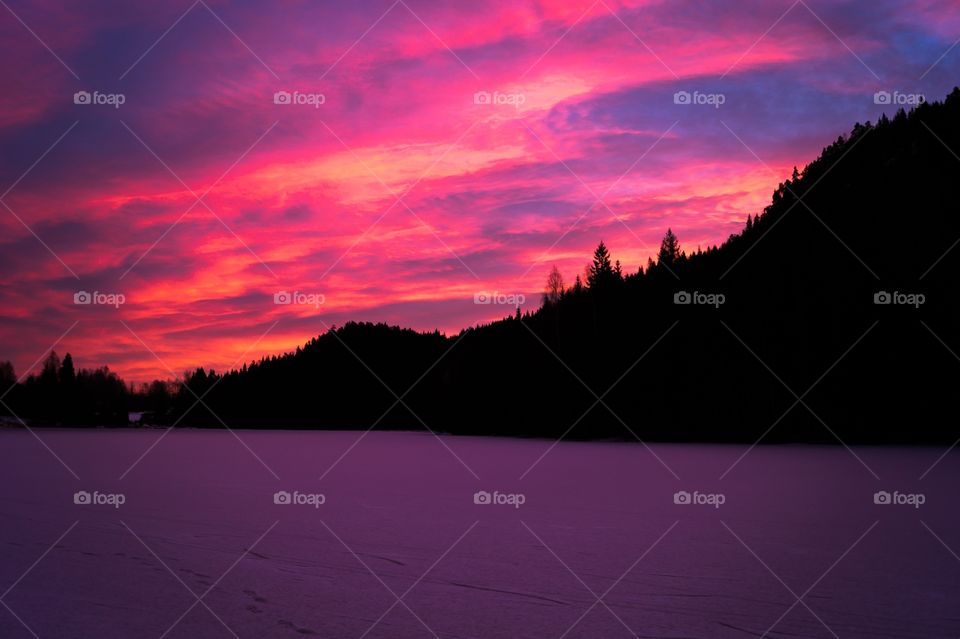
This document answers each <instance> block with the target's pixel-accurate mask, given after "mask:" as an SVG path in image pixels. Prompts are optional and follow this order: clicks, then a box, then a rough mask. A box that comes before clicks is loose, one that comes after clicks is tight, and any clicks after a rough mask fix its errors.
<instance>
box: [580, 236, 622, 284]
mask: <svg viewBox="0 0 960 639" xmlns="http://www.w3.org/2000/svg"><path fill="white" fill-rule="evenodd" d="M614 279H616V275H615V274H614V271H613V266H612V265H611V263H610V251H608V250H607V246H606V244H604V243H603V241H602V240H601V241H600V244H598V245H597V248H596V250H595V251H594V252H593V262H592V263H591V264H590V266H588V267H587V286H589V287H590V288H602V287H604V286H607V285H609V284H610V283H611V282H612V281H613V280H614Z"/></svg>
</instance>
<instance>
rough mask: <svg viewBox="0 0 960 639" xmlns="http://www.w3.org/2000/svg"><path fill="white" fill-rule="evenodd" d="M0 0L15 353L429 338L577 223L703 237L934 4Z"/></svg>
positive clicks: (871, 111)
mask: <svg viewBox="0 0 960 639" xmlns="http://www.w3.org/2000/svg"><path fill="white" fill-rule="evenodd" d="M0 4H2V5H3V6H2V8H0V56H2V58H3V60H4V64H3V65H2V67H0V78H2V86H4V87H5V90H4V91H2V92H0V148H2V149H3V153H2V154H0V194H2V195H0V203H2V206H0V360H11V361H12V362H13V363H14V366H15V368H16V371H17V373H18V375H24V374H26V373H28V372H31V371H35V370H36V367H37V362H38V361H39V360H41V359H42V358H43V357H45V356H46V354H47V353H48V352H49V351H50V350H51V348H52V349H54V350H56V351H57V352H58V353H59V354H60V355H61V356H62V355H63V354H64V353H66V352H70V353H71V354H72V355H73V358H74V360H75V361H76V363H77V365H78V366H81V367H88V368H92V367H97V366H102V365H109V366H110V368H111V370H114V371H116V372H118V373H119V374H120V375H121V376H122V377H124V378H125V379H126V380H128V381H147V380H150V379H154V378H173V377H174V376H176V375H179V374H182V373H183V372H184V371H185V370H186V369H188V368H195V367H196V366H204V367H213V368H215V369H217V370H224V369H228V368H232V367H236V366H239V365H240V364H242V363H243V362H246V361H250V360H253V359H258V358H259V357H260V356H262V355H265V354H275V353H281V352H286V351H290V350H292V349H294V348H295V347H296V346H297V345H298V344H302V343H303V342H305V341H307V340H308V339H310V338H311V337H314V336H316V335H318V334H321V333H323V332H325V331H326V330H328V328H329V327H330V326H332V325H341V324H343V323H344V322H346V321H350V320H357V321H382V322H388V323H390V324H397V325H400V326H405V327H411V328H415V329H420V330H434V329H439V330H441V331H443V332H446V333H447V334H455V333H457V332H458V331H459V330H460V329H461V328H463V327H467V326H472V325H476V324H478V323H483V322H488V321H491V320H494V319H497V318H500V317H503V316H505V315H509V314H512V313H513V312H514V307H515V304H516V303H517V302H522V305H523V308H524V309H530V310H532V309H534V308H536V307H537V305H538V304H539V302H540V294H541V291H542V290H543V286H544V283H545V280H546V277H547V274H548V272H549V270H550V268H551V267H552V266H554V265H556V266H557V267H558V268H559V269H560V271H561V273H562V274H563V275H564V277H565V279H566V281H567V283H568V284H570V283H572V281H573V279H574V277H575V276H576V274H577V273H582V272H583V269H584V266H585V265H586V263H587V262H588V261H589V258H590V255H591V253H592V251H593V248H594V247H595V246H596V244H597V243H598V242H599V241H600V240H603V241H604V242H605V243H606V244H607V246H608V247H609V248H610V250H611V252H612V254H613V256H614V258H616V259H619V260H620V261H621V262H622V264H623V268H624V270H625V271H627V272H635V271H636V270H637V269H638V268H639V267H640V266H641V265H644V264H645V263H646V261H647V259H648V258H649V257H650V256H651V255H653V254H654V253H655V252H656V248H657V246H658V245H659V241H660V238H661V237H662V236H663V234H664V232H665V231H666V230H667V228H668V227H669V228H672V229H673V230H674V232H675V233H676V234H677V235H678V236H679V238H680V241H681V244H682V246H683V247H684V248H685V249H687V250H688V251H689V250H696V248H697V247H698V246H700V247H704V248H705V247H707V246H710V245H714V244H719V243H721V242H722V241H723V240H724V239H726V238H727V237H728V236H729V235H730V234H731V233H736V232H738V231H739V229H740V228H741V227H742V225H743V223H744V221H745V220H746V217H747V215H748V214H754V215H755V214H756V213H757V212H759V211H761V210H762V208H763V207H764V206H765V205H766V204H768V203H769V200H770V195H771V193H772V191H773V190H774V188H775V187H776V185H777V183H778V182H780V181H782V180H783V179H784V178H786V177H788V176H789V175H790V173H791V171H792V169H793V167H794V166H800V167H802V166H803V165H804V164H805V163H807V162H809V161H811V160H812V159H814V158H815V157H816V156H817V154H818V153H819V151H820V149H821V148H822V147H824V146H825V145H827V144H829V143H830V142H831V141H832V140H835V139H836V138H837V136H838V135H841V134H843V133H846V132H848V131H849V130H850V129H851V128H852V126H853V124H854V123H855V122H864V121H867V120H873V121H875V120H876V119H877V117H878V116H879V115H880V114H881V113H882V112H887V113H891V114H892V112H893V110H894V109H895V108H896V105H895V104H893V105H891V103H895V102H897V101H898V100H899V101H900V102H901V103H909V101H910V100H915V99H917V97H916V96H920V95H922V96H924V98H925V99H928V100H936V99H942V98H943V97H944V96H945V95H946V94H947V93H948V92H949V91H950V90H951V89H952V88H953V86H955V85H956V84H960V79H958V78H960V73H958V72H960V46H957V43H958V39H960V8H958V7H957V5H956V3H955V2H954V1H952V0H913V1H905V0H897V1H889V0H864V1H861V0H856V1H844V2H824V1H823V0H796V1H779V0H743V1H739V2H703V1H697V2H693V1H687V0H666V1H659V0H656V1H655V0H620V1H618V0H596V1H594V0H586V1H581V0H576V1H569V2H566V1H560V0H508V1H504V2H470V3H468V2H461V1H459V0H451V1H443V0H430V1H427V0H384V1H380V0H370V1H365V2H362V3H343V2H317V1H312V2H306V1H305V2H299V1H292V0H251V1H242V2H236V1H226V0H195V1H194V2H193V3H192V4H191V0H183V1H171V2H162V3H157V2H147V1H145V0H144V1H141V0H123V1H117V2H111V1H107V2H62V1H59V0H58V1H56V2H54V1H52V0H31V1H29V2H25V1H18V0H4V1H3V2H0ZM878 92H887V93H889V94H890V95H891V96H892V97H891V98H890V100H887V101H886V103H884V98H883V95H884V94H882V93H881V96H880V98H879V100H878V96H877V93H878ZM878 102H880V103H879V104H878Z"/></svg>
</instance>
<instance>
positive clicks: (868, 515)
mask: <svg viewBox="0 0 960 639" xmlns="http://www.w3.org/2000/svg"><path fill="white" fill-rule="evenodd" d="M36 434H37V435H38V436H39V437H40V438H42V440H43V443H41V442H40V441H38V439H37V438H35V437H34V436H33V435H32V434H31V433H29V432H27V431H23V430H11V429H7V430H2V431H0V548H2V554H0V592H2V593H3V594H2V595H0V603H2V604H3V605H2V606H0V637H4V638H10V639H14V638H19V637H25V638H29V637H40V638H42V639H46V638H48V637H70V638H86V637H90V638H98V639H112V638H115V637H117V638H119V637H124V638H127V637H154V638H158V637H170V638H196V637H203V638H206V637H224V638H229V637H234V636H236V637H242V638H244V639H246V638H248V637H249V638H254V637H256V638H273V637H278V638H279V637H297V636H318V637H337V638H339V637H354V638H359V637H370V638H374V637H384V638H386V637H389V638H398V637H399V638H406V637H411V638H420V637H423V638H429V637H441V638H466V637H483V638H487V637H494V638H496V637H504V638H507V637H530V638H538V639H539V638H543V637H554V638H560V637H571V638H573V637H604V638H608V637H625V638H627V637H676V638H680V637H697V638H713V637H721V638H725V637H730V638H739V637H759V636H764V635H765V634H766V636H769V637H844V638H848V637H924V638H928V637H956V636H958V634H960V609H958V607H957V602H958V601H960V557H958V556H957V554H955V553H960V510H958V504H960V502H958V499H957V487H958V486H960V481H958V480H960V454H954V453H951V454H948V455H946V456H945V457H943V458H942V459H941V460H940V461H939V462H938V463H937V461H938V459H939V458H940V457H941V456H942V455H943V453H944V450H943V449H936V448H871V447H861V448H856V449H855V450H854V452H853V453H852V452H851V451H848V450H846V449H845V448H843V447H840V446H837V447H822V446H769V447H765V446H760V447H756V448H754V449H752V450H751V451H750V452H749V453H748V454H746V455H744V453H745V452H746V451H747V449H748V446H745V445H730V446H720V445H667V444H657V445H652V446H651V447H650V449H649V450H648V449H647V448H645V447H644V446H642V445H640V444H622V443H575V442H574V443H568V442H563V443H560V444H557V445H556V446H553V443H552V442H548V441H539V440H510V439H498V438H489V439H485V438H459V437H442V438H439V439H438V438H435V437H433V436H431V435H429V434H419V433H417V434H415V433H371V434H369V435H367V436H366V437H363V438H362V439H360V441H359V442H358V438H360V437H361V433H358V432H289V431H275V432H270V431H239V432H238V433H237V434H236V436H234V435H233V434H231V433H229V432H226V431H195V430H183V431H173V432H170V433H169V434H165V433H164V431H162V430H85V431H71V430H37V431H36ZM158 440H159V441H158ZM45 445H46V446H47V447H49V450H48V449H47V448H46V447H45ZM57 457H59V460H58V459H57ZM738 460H739V461H738ZM677 502H679V503H677ZM876 502H880V503H876Z"/></svg>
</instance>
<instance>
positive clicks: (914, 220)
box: [0, 89, 960, 443]
mask: <svg viewBox="0 0 960 639" xmlns="http://www.w3.org/2000/svg"><path fill="white" fill-rule="evenodd" d="M951 149H958V150H960V90H958V89H954V91H953V92H952V93H951V94H950V95H949V96H947V98H946V99H945V100H944V101H943V102H933V103H924V104H921V105H920V106H918V107H917V108H915V109H913V110H912V111H911V112H909V113H907V112H905V111H903V110H902V109H901V110H899V111H897V112H896V113H895V114H893V117H887V116H886V115H884V116H882V117H881V118H880V119H879V120H878V121H877V122H876V123H870V122H867V123H863V124H861V123H857V124H856V125H855V126H854V127H853V129H852V131H851V132H850V134H848V135H845V136H840V137H839V138H838V139H837V140H836V141H834V142H833V143H832V144H830V145H828V146H827V147H826V148H824V149H823V151H822V153H821V154H820V156H819V157H818V158H817V159H815V160H814V161H813V162H811V163H810V164H808V165H807V166H805V167H803V168H795V169H794V171H793V172H792V175H791V176H790V177H789V178H788V179H786V180H784V182H782V183H780V184H779V185H777V187H776V189H774V191H773V193H772V196H771V199H770V204H769V205H768V206H766V207H765V208H764V209H763V210H762V211H760V212H759V213H757V214H755V215H753V214H752V215H748V216H746V218H745V223H744V225H743V227H742V228H741V229H740V231H739V232H738V233H734V234H732V235H730V236H729V237H728V238H727V239H726V240H725V241H724V242H723V243H722V244H721V245H719V246H710V247H707V248H705V249H701V248H699V247H698V248H697V249H696V250H693V251H687V250H684V249H683V248H682V247H681V243H680V238H679V237H678V235H677V234H676V233H674V232H673V230H669V229H668V230H667V231H666V234H665V236H664V237H663V241H662V243H661V246H660V248H659V251H658V252H657V255H656V256H655V257H652V258H651V259H650V260H649V261H648V262H647V264H645V265H643V266H642V267H640V268H638V269H637V270H636V271H634V272H626V271H625V270H624V268H623V266H622V265H621V263H620V262H619V261H618V260H616V259H615V257H614V256H613V255H612V254H611V251H610V249H609V247H608V246H607V245H606V244H605V243H603V242H600V243H599V245H598V246H597V248H596V250H595V251H594V253H593V256H592V259H591V261H590V263H589V265H588V267H587V268H586V269H585V270H584V272H583V273H582V274H580V273H578V274H575V275H574V276H573V279H572V281H569V280H567V278H565V277H564V275H563V273H561V272H560V270H559V269H558V268H556V267H553V268H551V269H550V271H549V273H548V274H547V277H546V281H545V286H544V292H543V303H542V304H541V306H540V307H539V308H538V309H536V310H535V311H530V312H525V313H521V312H519V311H518V312H517V313H516V314H512V313H511V314H510V315H509V316H506V317H504V318H503V319H502V320H499V321H495V322H492V323H489V324H485V325H481V326H476V327H471V328H467V329H464V330H463V331H461V332H460V333H458V334H456V335H449V336H447V335H442V334H440V333H438V332H417V331H413V330H408V329H402V328H399V327H396V326H388V325H386V324H370V323H347V324H345V325H343V326H340V327H333V328H332V329H331V330H329V331H327V332H325V333H323V334H322V335H319V336H317V337H315V338H313V339H311V340H310V341H309V342H307V343H306V344H304V345H303V346H301V347H298V348H297V349H296V350H295V351H294V352H290V353H285V354H282V355H276V356H272V357H265V358H262V359H260V360H259V361H255V362H250V363H248V364H244V365H243V366H242V367H240V368H239V369H235V370H230V371H226V372H223V373H219V372H216V371H213V370H204V369H203V368H198V369H196V370H194V371H191V372H190V373H187V374H185V375H184V376H183V378H182V379H180V380H176V381H173V382H171V381H157V382H153V383H152V384H147V385H142V386H139V387H137V388H130V387H126V386H124V385H123V383H122V382H121V381H120V380H118V379H117V378H116V376H115V375H113V374H112V373H109V371H107V370H106V369H97V371H88V372H85V371H80V372H79V373H76V374H75V375H72V374H71V373H65V374H64V373H63V370H64V368H65V363H66V360H67V358H66V357H65V358H64V361H63V362H60V363H59V365H58V364H57V362H56V360H55V358H54V360H53V361H52V362H50V366H49V367H48V366H47V365H46V364H45V366H44V370H43V371H42V372H41V373H40V374H39V375H37V376H32V377H30V378H28V379H27V380H26V382H25V383H23V384H16V388H15V389H14V390H15V391H16V392H12V393H11V397H13V398H14V399H13V401H12V403H11V404H10V405H11V406H12V407H14V409H15V410H17V408H18V407H20V409H22V410H23V413H24V414H25V415H27V416H29V417H31V418H33V419H35V420H38V421H51V420H52V421H59V422H61V423H65V422H67V421H69V422H71V423H77V424H81V423H84V424H85V423H91V422H90V420H91V419H93V420H94V421H97V420H107V419H109V418H110V416H115V417H117V421H118V422H119V421H121V420H120V419H119V416H120V414H121V413H123V412H125V410H140V411H145V412H146V414H147V415H146V419H147V421H149V422H153V423H157V424H165V425H171V424H174V425H191V426H201V427H214V428H218V427H223V426H224V425H227V426H230V427H231V428H242V427H257V428H338V429H366V428H377V429H386V428H403V429H419V430H423V429H430V430H433V431H437V432H448V433H463V434H502V435H520V436H541V437H551V438H554V437H560V436H563V437H567V438H581V439H634V438H641V439H643V440H674V441H687V440H697V441H750V442H752V441H756V440H757V439H759V438H762V439H763V440H764V441H807V442H831V443H835V442H837V441H838V440H842V441H844V442H848V443H853V442H894V441H895V442H904V441H924V442H933V441H936V442H941V441H949V442H952V441H954V440H955V438H956V433H955V431H954V429H953V428H952V426H951V425H950V424H949V423H947V422H946V421H945V420H943V418H942V415H945V414H950V411H951V409H952V408H953V407H952V400H953V393H954V389H955V387H956V383H957V375H960V360H958V358H957V357H956V356H955V355H954V353H957V352H960V323H958V321H957V320H958V319H960V302H958V296H957V294H956V289H957V287H956V280H957V274H958V273H960V262H958V260H960V249H957V250H956V251H955V250H953V247H954V245H955V244H956V243H957V241H958V239H960V215H958V214H957V211H956V203H957V194H956V188H955V186H954V185H955V184H956V178H957V175H958V174H960V162H958V160H957V158H956V157H955V155H954V153H953V151H951ZM881 293H889V294H893V293H898V294H904V293H906V294H915V293H922V294H923V296H924V299H925V300H926V301H925V303H924V304H923V305H922V306H910V305H905V304H899V303H892V302H891V303H885V302H883V299H884V298H883V296H882V295H881ZM892 299H894V300H896V299H900V298H897V297H895V296H894V297H893V298H892ZM702 300H713V301H712V302H708V303H702ZM719 300H722V303H720V301H719ZM69 369H70V370H72V361H71V364H70V367H69ZM50 371H57V372H56V375H54V373H52V372H50ZM44 376H46V377H44ZM81 378H83V379H84V380H85V381H84V382H83V384H85V386H84V394H85V395H86V396H85V397H83V398H81V397H80V395H79V394H77V393H76V389H79V388H80V387H81V382H80V380H81ZM12 379H13V373H12V369H10V367H9V366H0V380H6V381H3V382H2V383H3V384H6V385H8V386H9V385H10V384H11V383H12V382H11V381H10V380H12ZM44 379H46V381H43V380H44ZM54 379H56V381H54ZM64 380H67V381H64ZM70 380H72V381H70ZM68 388H72V389H74V390H72V391H71V390H68ZM71 393H73V394H71ZM52 397H60V398H73V399H72V401H76V402H83V404H82V406H83V408H82V409H80V408H79V406H81V404H77V407H78V408H77V411H78V412H77V415H79V416H80V417H79V418H76V419H75V418H74V417H73V416H69V417H68V413H69V412H70V411H71V410H73V409H62V408H61V409H53V408H51V406H52V405H54V404H55V402H51V401H50V398H52ZM198 398H201V399H199V400H198ZM111 402H116V403H115V404H112V403H111ZM121 407H122V408H123V409H124V410H120V408H121ZM58 411H66V412H58Z"/></svg>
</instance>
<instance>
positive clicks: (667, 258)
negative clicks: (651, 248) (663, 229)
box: [657, 229, 681, 266]
mask: <svg viewBox="0 0 960 639" xmlns="http://www.w3.org/2000/svg"><path fill="white" fill-rule="evenodd" d="M680 256H681V252H680V240H678V239H677V236H676V235H674V233H673V230H672V229H667V233H666V235H664V236H663V241H661V242H660V251H659V252H658V253H657V263H658V264H665V265H667V266H673V265H674V264H675V263H676V261H677V260H679V259H680Z"/></svg>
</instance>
